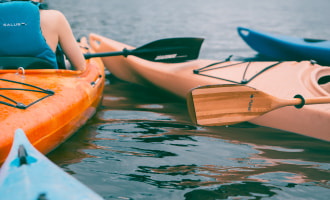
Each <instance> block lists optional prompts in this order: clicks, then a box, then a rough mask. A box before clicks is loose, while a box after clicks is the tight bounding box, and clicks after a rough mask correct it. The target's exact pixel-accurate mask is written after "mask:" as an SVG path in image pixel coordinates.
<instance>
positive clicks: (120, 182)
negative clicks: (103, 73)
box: [50, 76, 330, 200]
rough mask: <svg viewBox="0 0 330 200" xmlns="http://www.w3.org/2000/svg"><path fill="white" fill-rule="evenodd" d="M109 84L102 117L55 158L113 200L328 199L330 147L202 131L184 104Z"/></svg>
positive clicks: (270, 135)
mask: <svg viewBox="0 0 330 200" xmlns="http://www.w3.org/2000/svg"><path fill="white" fill-rule="evenodd" d="M108 78H109V80H110V82H111V84H109V85H107V86H106V95H105V99H104V103H103V106H102V108H101V109H100V110H99V111H98V113H97V115H96V116H95V117H94V118H93V119H92V120H91V121H89V123H88V124H87V125H86V126H85V127H84V128H82V129H81V130H80V131H79V133H78V134H76V135H75V136H74V137H73V138H71V139H70V140H69V141H68V142H66V143H65V144H63V145H62V146H61V147H60V148H59V149H58V150H56V151H55V152H54V153H52V154H51V155H50V158H51V159H52V160H53V161H55V162H56V163H58V164H59V165H60V166H61V167H63V168H64V169H65V170H66V171H67V172H69V173H71V174H73V175H74V176H75V177H76V178H78V179H79V180H81V181H83V182H84V183H86V184H87V185H89V186H90V187H91V188H92V189H94V190H95V191H97V192H98V193H100V194H101V195H102V196H104V197H105V198H106V199H192V200H194V199H232V198H234V199H237V198H238V199H262V198H265V197H279V198H280V199H281V198H285V197H287V196H288V197H299V196H300V197H304V195H308V194H309V193H310V192H311V191H314V192H313V197H315V198H316V197H317V198H316V199H322V198H323V197H324V195H325V194H326V193H328V191H329V169H330V165H329V162H328V159H329V156H328V155H329V153H330V149H329V144H328V143H326V142H321V141H318V140H313V139H310V138H306V137H303V136H300V135H296V134H292V133H287V132H283V131H279V130H274V129H268V128H263V127H259V126H255V125H252V124H249V123H242V124H239V125H236V126H230V127H217V128H215V127H213V128H202V127H196V126H194V125H193V124H191V122H190V120H189V118H188V117H187V113H186V108H185V103H184V102H182V101H179V100H177V99H168V100H167V101H164V96H163V94H161V93H159V94H157V93H155V91H154V90H150V89H148V88H144V87H140V86H136V85H133V84H129V83H124V82H121V81H118V80H117V79H115V78H113V77H111V76H109V77H108ZM123 89H125V90H123ZM132 91H138V92H132ZM151 93H152V94H154V95H155V96H156V97H155V96H154V97H152V98H146V96H151ZM141 94H142V95H141ZM179 113H181V114H179ZM298 191H299V193H298ZM169 197H170V198H169Z"/></svg>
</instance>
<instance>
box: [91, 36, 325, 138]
mask: <svg viewBox="0 0 330 200" xmlns="http://www.w3.org/2000/svg"><path fill="white" fill-rule="evenodd" d="M89 41H90V44H91V46H92V48H93V50H95V51H96V52H108V51H121V50H123V49H124V48H127V49H132V48H133V47H131V46H129V45H126V44H123V43H120V42H117V41H114V40H111V39H109V38H105V37H103V36H100V35H96V34H91V35H90V39H89ZM102 60H103V62H104V64H105V66H106V68H107V69H108V70H109V71H110V72H111V73H112V74H113V75H115V76H116V77H117V78H119V79H122V80H124V81H128V82H132V83H136V84H140V85H144V86H149V87H156V88H158V89H161V90H163V91H166V92H170V93H172V94H174V95H176V96H178V97H180V98H183V99H185V98H186V96H187V94H188V93H189V92H190V90H191V89H193V88H196V87H198V86H204V85H213V84H246V85H248V86H251V87H254V88H256V89H258V90H261V91H264V92H266V93H269V94H270V95H273V96H276V97H278V98H293V97H294V96H295V95H297V94H300V95H302V96H303V97H304V98H313V97H319V96H328V95H329V91H330V84H329V76H330V68H327V67H322V66H320V65H317V64H312V63H310V62H308V61H304V62H293V61H292V62H251V63H250V62H239V61H228V62H221V61H215V60H201V59H200V60H195V61H190V62H185V63H173V64H167V63H155V62H150V61H147V60H143V59H140V58H138V57H135V56H128V57H126V58H125V57H123V56H115V57H105V58H103V59H102ZM320 80H322V81H321V82H322V85H320V84H319V82H320ZM329 110H330V104H322V105H321V104H319V105H305V106H304V107H303V108H301V109H297V108H295V107H283V108H280V109H276V110H274V111H271V112H269V113H266V114H264V115H262V116H260V117H257V118H255V119H253V120H251V121H250V122H251V123H254V124H257V125H261V126H267V127H272V128H276V129H281V130H285V131H290V132H294V133H299V134H302V135H306V136H309V137H314V138H318V139H321V140H326V141H330V133H329V129H330V112H329Z"/></svg>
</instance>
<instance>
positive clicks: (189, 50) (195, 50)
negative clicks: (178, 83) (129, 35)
mask: <svg viewBox="0 0 330 200" xmlns="http://www.w3.org/2000/svg"><path fill="white" fill-rule="evenodd" d="M203 41H204V39H203V38H192V37H187V38H166V39H161V40H156V41H154V42H151V43H148V44H146V45H143V46H141V47H138V48H136V49H133V50H127V49H123V51H117V52H104V53H95V54H85V58H86V59H89V58H93V57H108V56H119V55H122V56H125V57H126V56H128V55H134V56H137V57H140V58H143V59H146V60H149V61H154V62H165V63H176V62H184V61H187V60H194V59H196V58H198V55H199V51H200V48H201V46H202V43H203Z"/></svg>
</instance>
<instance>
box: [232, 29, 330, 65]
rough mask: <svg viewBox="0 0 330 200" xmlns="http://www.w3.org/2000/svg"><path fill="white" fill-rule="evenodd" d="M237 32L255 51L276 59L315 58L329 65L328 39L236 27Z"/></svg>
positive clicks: (329, 42)
mask: <svg viewBox="0 0 330 200" xmlns="http://www.w3.org/2000/svg"><path fill="white" fill-rule="evenodd" d="M237 31H238V34H239V35H240V36H241V38H242V39H243V40H244V41H245V42H246V43H247V44H248V45H249V46H250V47H251V48H252V49H254V50H255V51H257V52H259V53H260V54H262V55H265V56H268V57H270V58H274V59H277V60H295V61H302V60H315V61H317V63H318V64H321V65H330V41H329V40H319V39H307V38H299V37H293V36H285V35H276V34H271V33H266V32H261V31H256V30H252V29H248V28H243V27H238V28H237Z"/></svg>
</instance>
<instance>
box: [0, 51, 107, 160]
mask: <svg viewBox="0 0 330 200" xmlns="http://www.w3.org/2000/svg"><path fill="white" fill-rule="evenodd" d="M85 46H86V45H85ZM82 51H83V52H86V49H85V48H82ZM86 66H87V67H86V70H84V71H73V70H55V69H24V68H20V69H6V70H0V112H1V114H0V127H1V128H2V133H3V134H0V164H1V163H2V162H3V161H4V159H5V158H6V156H7V154H8V153H9V149H10V147H11V144H12V141H13V137H14V132H15V130H16V129H17V128H21V129H23V130H24V132H25V133H26V135H27V137H28V138H29V140H30V141H31V143H32V144H33V145H34V146H35V147H36V148H37V149H38V150H39V151H40V152H42V153H44V154H46V153H48V152H50V151H51V150H53V149H54V148H56V147H57V146H58V145H60V144H61V143H62V142H64V141H65V140H66V139H67V138H68V137H70V136H71V135H72V134H73V133H74V132H75V131H77V130H78V129H79V128H80V127H81V126H82V125H83V124H85V123H86V121H87V120H88V119H89V118H91V117H92V116H93V115H94V113H95V112H96V109H97V107H98V105H99V104H100V102H101V99H102V92H103V87H104V80H105V75H104V65H103V63H102V61H101V60H100V59H99V58H95V59H90V60H87V61H86Z"/></svg>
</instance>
